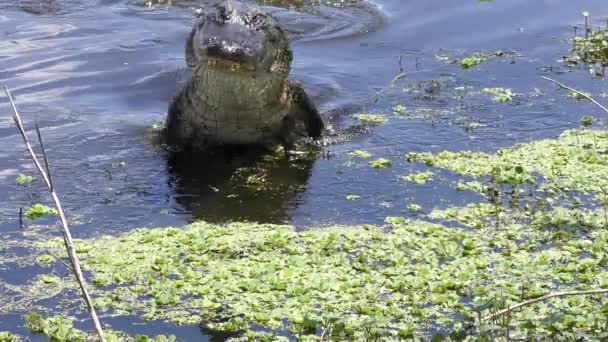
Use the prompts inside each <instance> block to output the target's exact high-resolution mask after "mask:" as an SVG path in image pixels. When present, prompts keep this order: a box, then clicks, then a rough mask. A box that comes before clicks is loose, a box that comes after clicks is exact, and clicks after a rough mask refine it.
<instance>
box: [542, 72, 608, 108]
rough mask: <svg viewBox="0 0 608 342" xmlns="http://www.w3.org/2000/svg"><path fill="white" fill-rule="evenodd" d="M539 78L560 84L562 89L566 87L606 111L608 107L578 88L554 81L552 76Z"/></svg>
mask: <svg viewBox="0 0 608 342" xmlns="http://www.w3.org/2000/svg"><path fill="white" fill-rule="evenodd" d="M540 78H544V79H545V80H547V81H551V82H553V83H555V84H557V85H558V86H560V87H562V88H564V89H568V90H570V91H573V92H575V93H577V94H579V95H580V96H582V97H584V98H586V99H587V100H589V101H591V102H592V103H593V104H594V105H596V106H598V107H600V108H601V109H602V110H603V111H604V112H606V113H608V108H606V107H604V106H603V105H602V104H601V103H599V102H597V101H596V100H595V99H594V98H593V97H591V96H589V95H587V94H585V93H583V92H581V91H578V90H576V89H574V88H571V87H568V86H567V85H565V84H563V83H561V82H558V81H556V80H554V79H552V78H549V77H546V76H541V77H540Z"/></svg>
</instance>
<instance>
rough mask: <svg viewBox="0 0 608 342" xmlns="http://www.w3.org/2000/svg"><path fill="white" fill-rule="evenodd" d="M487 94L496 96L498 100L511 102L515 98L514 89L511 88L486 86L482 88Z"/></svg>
mask: <svg viewBox="0 0 608 342" xmlns="http://www.w3.org/2000/svg"><path fill="white" fill-rule="evenodd" d="M482 91H483V92H484V93H486V94H490V95H493V96H494V101H496V102H509V101H511V100H513V95H514V94H513V91H512V90H511V89H510V88H500V87H496V88H484V89H483V90H482Z"/></svg>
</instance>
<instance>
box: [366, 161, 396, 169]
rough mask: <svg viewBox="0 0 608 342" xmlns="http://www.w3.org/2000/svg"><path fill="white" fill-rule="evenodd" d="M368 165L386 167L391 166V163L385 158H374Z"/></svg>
mask: <svg viewBox="0 0 608 342" xmlns="http://www.w3.org/2000/svg"><path fill="white" fill-rule="evenodd" d="M369 165H370V166H371V167H373V168H374V169H384V168H387V167H391V166H392V165H393V163H392V162H391V161H390V160H388V159H386V158H378V159H376V160H372V161H370V162H369Z"/></svg>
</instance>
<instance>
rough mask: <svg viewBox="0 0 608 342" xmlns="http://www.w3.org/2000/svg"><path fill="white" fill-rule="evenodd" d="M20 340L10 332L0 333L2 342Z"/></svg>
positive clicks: (0, 341)
mask: <svg viewBox="0 0 608 342" xmlns="http://www.w3.org/2000/svg"><path fill="white" fill-rule="evenodd" d="M18 340H19V339H18V338H17V336H15V335H13V334H11V333H10V332H8V331H0V342H16V341H18Z"/></svg>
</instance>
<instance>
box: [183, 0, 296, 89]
mask: <svg viewBox="0 0 608 342" xmlns="http://www.w3.org/2000/svg"><path fill="white" fill-rule="evenodd" d="M291 60H292V53H291V50H290V48H289V44H288V41H287V38H286V36H285V34H284V33H283V31H282V30H281V28H280V27H279V24H278V22H277V21H276V19H275V18H274V17H272V16H271V15H270V14H268V13H265V12H262V11H260V10H259V8H258V7H256V6H250V5H248V4H246V3H244V2H241V1H232V0H227V1H224V2H221V3H218V4H215V5H213V6H209V7H208V8H207V9H203V10H202V11H201V14H200V15H199V18H198V21H197V23H196V24H195V25H194V29H193V30H192V32H191V34H190V37H189V39H188V41H187V43H186V61H187V63H188V65H189V66H190V67H191V68H192V69H193V70H195V71H196V68H197V67H201V66H203V67H204V68H205V69H206V70H213V71H219V72H230V73H234V72H236V73H251V72H255V73H272V74H274V75H275V77H276V76H284V77H287V75H288V74H289V69H290V65H291ZM279 78H280V77H279Z"/></svg>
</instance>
